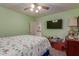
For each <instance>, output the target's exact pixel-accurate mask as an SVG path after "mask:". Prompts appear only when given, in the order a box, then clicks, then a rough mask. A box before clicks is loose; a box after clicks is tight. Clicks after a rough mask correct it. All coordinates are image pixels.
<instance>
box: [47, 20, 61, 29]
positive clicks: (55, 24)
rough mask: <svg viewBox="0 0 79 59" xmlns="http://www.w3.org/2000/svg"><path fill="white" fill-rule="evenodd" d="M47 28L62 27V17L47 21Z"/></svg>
mask: <svg viewBox="0 0 79 59" xmlns="http://www.w3.org/2000/svg"><path fill="white" fill-rule="evenodd" d="M47 29H62V19H58V20H57V21H47Z"/></svg>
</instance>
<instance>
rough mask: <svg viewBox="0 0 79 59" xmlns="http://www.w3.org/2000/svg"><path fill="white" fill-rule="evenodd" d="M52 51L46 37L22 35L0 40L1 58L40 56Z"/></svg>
mask: <svg viewBox="0 0 79 59" xmlns="http://www.w3.org/2000/svg"><path fill="white" fill-rule="evenodd" d="M47 49H50V44H49V41H48V40H47V39H46V38H44V37H38V36H32V35H20V36H13V37H5V38H0V56H40V55H42V54H43V53H44V52H45V51H46V50H47Z"/></svg>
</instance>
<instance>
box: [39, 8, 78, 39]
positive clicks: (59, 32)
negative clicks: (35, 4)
mask: <svg viewBox="0 0 79 59" xmlns="http://www.w3.org/2000/svg"><path fill="white" fill-rule="evenodd" d="M77 16H79V8H77V9H73V10H69V11H64V12H60V13H56V14H52V15H47V16H44V17H40V18H37V20H40V21H41V23H42V35H43V36H54V37H55V36H58V37H61V38H64V37H65V36H66V35H67V33H68V20H69V18H70V17H77ZM55 19H63V29H47V28H46V27H47V24H46V22H47V21H48V20H55Z"/></svg>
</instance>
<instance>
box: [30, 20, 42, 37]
mask: <svg viewBox="0 0 79 59" xmlns="http://www.w3.org/2000/svg"><path fill="white" fill-rule="evenodd" d="M41 30H42V26H41V22H40V21H35V22H31V24H30V34H31V35H37V36H41Z"/></svg>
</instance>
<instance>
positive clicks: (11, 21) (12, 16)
mask: <svg viewBox="0 0 79 59" xmlns="http://www.w3.org/2000/svg"><path fill="white" fill-rule="evenodd" d="M32 20H33V18H32V17H29V16H25V15H23V14H20V13H17V12H14V11H12V10H10V9H6V8H3V7H0V37H3V36H11V35H23V34H29V23H30V22H31V21H32Z"/></svg>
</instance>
